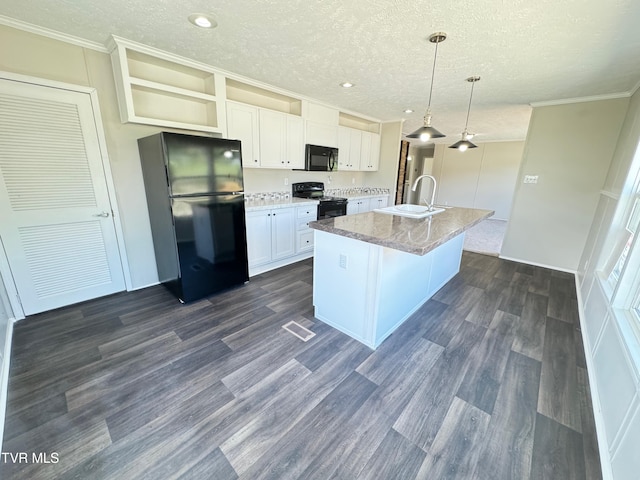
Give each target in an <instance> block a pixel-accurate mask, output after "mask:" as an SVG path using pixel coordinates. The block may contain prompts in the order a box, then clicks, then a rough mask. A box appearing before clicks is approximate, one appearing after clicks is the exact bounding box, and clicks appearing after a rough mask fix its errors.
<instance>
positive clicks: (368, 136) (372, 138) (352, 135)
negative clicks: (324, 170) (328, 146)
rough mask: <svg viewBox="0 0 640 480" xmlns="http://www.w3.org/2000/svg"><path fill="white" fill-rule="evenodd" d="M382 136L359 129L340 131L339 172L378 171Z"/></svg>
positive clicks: (342, 129)
mask: <svg viewBox="0 0 640 480" xmlns="http://www.w3.org/2000/svg"><path fill="white" fill-rule="evenodd" d="M379 162H380V135H378V134H377V133H372V132H365V131H362V130H358V129H357V128H350V127H343V126H341V127H339V129H338V170H362V171H369V172H372V171H375V170H378V165H379Z"/></svg>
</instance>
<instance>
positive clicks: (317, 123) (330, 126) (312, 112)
mask: <svg viewBox="0 0 640 480" xmlns="http://www.w3.org/2000/svg"><path fill="white" fill-rule="evenodd" d="M302 113H303V115H302V116H303V118H304V119H305V143H309V144H311V145H321V146H323V147H338V121H339V117H340V112H339V111H338V110H337V109H335V108H331V107H327V106H326V105H320V104H318V103H313V102H304V103H303V107H302ZM338 148H339V147H338Z"/></svg>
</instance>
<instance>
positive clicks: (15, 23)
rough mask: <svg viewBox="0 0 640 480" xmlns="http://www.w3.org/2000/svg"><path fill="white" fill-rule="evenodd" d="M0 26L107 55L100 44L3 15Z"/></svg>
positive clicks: (105, 49)
mask: <svg viewBox="0 0 640 480" xmlns="http://www.w3.org/2000/svg"><path fill="white" fill-rule="evenodd" d="M0 25H6V26H7V27H12V28H15V29H18V30H24V31H25V32H29V33H35V34H36V35H42V36H44V37H48V38H52V39H54V40H59V41H61V42H66V43H71V44H73V45H77V46H79V47H82V48H88V49H90V50H96V51H98V52H101V53H109V51H108V50H107V48H106V47H105V46H104V45H103V44H101V43H97V42H91V41H89V40H85V39H84V38H80V37H74V36H73V35H67V34H66V33H61V32H57V31H55V30H50V29H48V28H45V27H40V26H38V25H33V24H31V23H27V22H23V21H21V20H16V19H15V18H10V17H5V16H4V15H0Z"/></svg>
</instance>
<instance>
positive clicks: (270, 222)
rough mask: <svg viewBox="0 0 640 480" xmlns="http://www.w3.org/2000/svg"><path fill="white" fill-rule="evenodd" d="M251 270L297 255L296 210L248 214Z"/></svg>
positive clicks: (248, 244) (248, 251) (264, 211)
mask: <svg viewBox="0 0 640 480" xmlns="http://www.w3.org/2000/svg"><path fill="white" fill-rule="evenodd" d="M246 218H247V221H246V223H247V253H248V256H249V268H251V267H253V266H258V265H262V264H264V263H269V262H272V261H275V260H279V259H281V258H285V257H288V256H291V255H294V253H295V244H294V228H295V223H294V208H293V207H291V208H278V209H273V210H258V211H254V212H247V214H246Z"/></svg>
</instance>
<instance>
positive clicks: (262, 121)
mask: <svg viewBox="0 0 640 480" xmlns="http://www.w3.org/2000/svg"><path fill="white" fill-rule="evenodd" d="M302 125H303V121H302V118H300V117H299V116H296V115H287V114H285V113H281V112H276V111H274V110H269V109H266V108H259V107H255V106H253V105H245V104H243V103H237V102H233V101H227V137H228V138H232V139H237V140H240V141H241V142H242V165H243V167H245V168H259V167H261V168H285V169H293V168H304V140H303V135H304V132H303V128H302Z"/></svg>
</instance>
